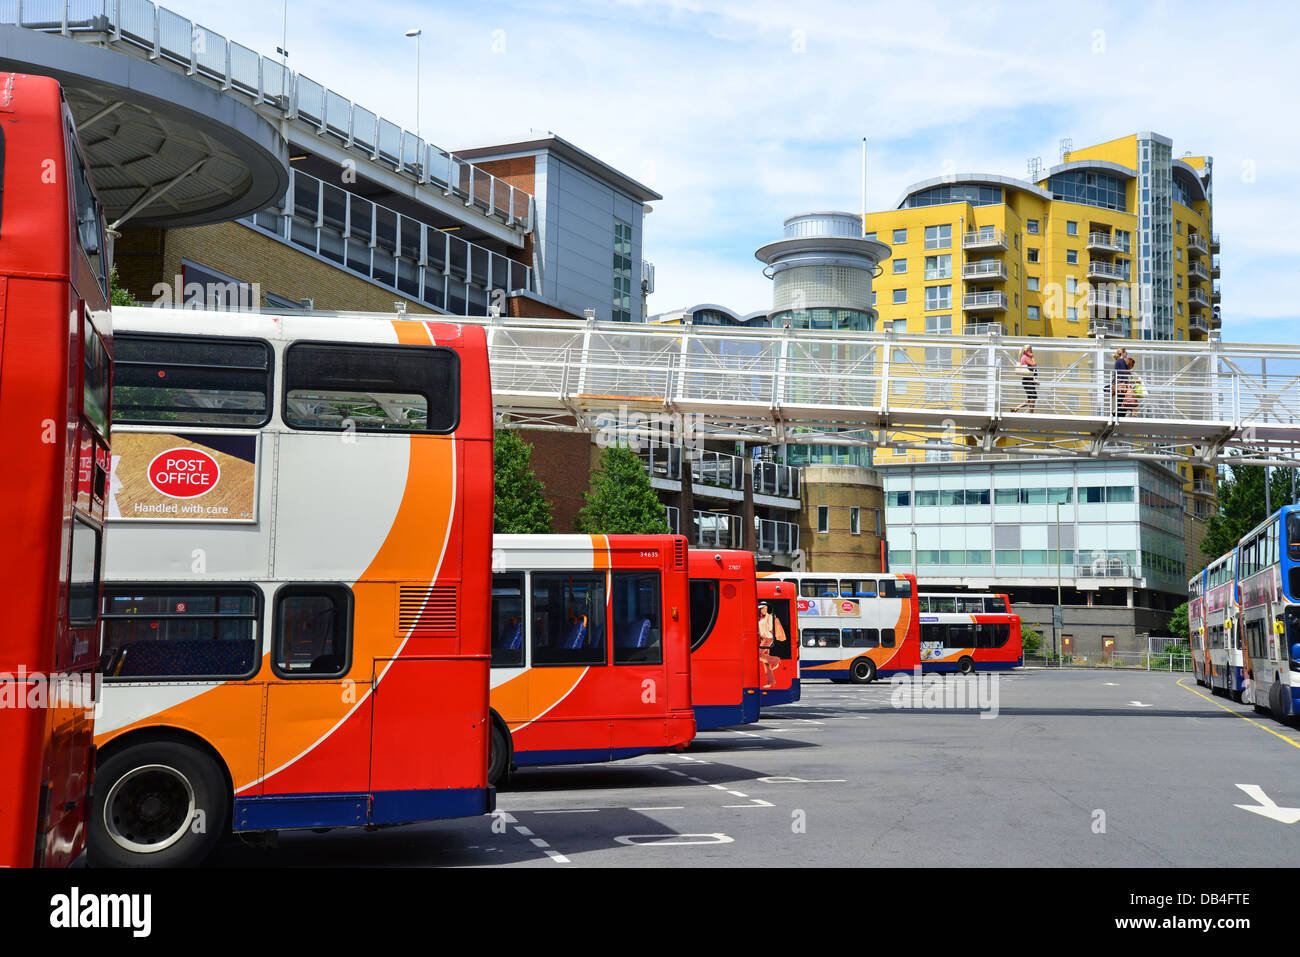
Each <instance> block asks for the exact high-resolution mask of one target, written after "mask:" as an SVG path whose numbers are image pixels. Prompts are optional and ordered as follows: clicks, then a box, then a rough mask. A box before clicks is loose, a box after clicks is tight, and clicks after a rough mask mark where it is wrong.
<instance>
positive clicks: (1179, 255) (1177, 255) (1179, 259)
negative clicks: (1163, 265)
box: [1174, 249, 1183, 262]
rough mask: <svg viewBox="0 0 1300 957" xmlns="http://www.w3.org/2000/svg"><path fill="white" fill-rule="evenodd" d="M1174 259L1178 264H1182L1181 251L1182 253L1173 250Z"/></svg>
mask: <svg viewBox="0 0 1300 957" xmlns="http://www.w3.org/2000/svg"><path fill="white" fill-rule="evenodd" d="M1174 258H1175V259H1177V260H1178V261H1179V262H1182V261H1183V251H1182V250H1181V249H1175V250H1174Z"/></svg>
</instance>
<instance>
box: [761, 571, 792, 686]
mask: <svg viewBox="0 0 1300 957" xmlns="http://www.w3.org/2000/svg"><path fill="white" fill-rule="evenodd" d="M798 591H799V586H798V585H797V584H796V583H794V582H781V581H773V580H770V579H765V580H762V581H760V582H759V583H758V599H759V601H758V663H759V669H760V671H759V684H760V687H761V689H762V691H761V703H762V704H764V705H769V706H770V705H777V704H787V703H789V702H792V701H798V700H799V642H800V638H799V611H798V608H797V603H798Z"/></svg>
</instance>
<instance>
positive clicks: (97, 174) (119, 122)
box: [0, 26, 289, 227]
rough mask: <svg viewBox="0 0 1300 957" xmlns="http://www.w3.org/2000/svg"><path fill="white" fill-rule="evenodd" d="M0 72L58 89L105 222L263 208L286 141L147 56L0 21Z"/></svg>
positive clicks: (213, 216) (280, 171) (282, 166)
mask: <svg viewBox="0 0 1300 957" xmlns="http://www.w3.org/2000/svg"><path fill="white" fill-rule="evenodd" d="M0 70H6V71H14V72H19V73H32V74H39V75H42V76H51V77H54V78H55V79H56V80H58V81H59V83H60V84H62V86H63V90H64V95H65V96H66V97H67V100H68V104H69V106H70V107H71V109H72V114H73V117H74V119H75V120H76V122H77V125H78V128H79V131H80V134H81V140H82V145H83V146H84V147H85V150H86V158H87V160H88V161H89V163H90V167H91V175H92V176H93V178H94V181H95V188H96V189H97V191H98V192H99V196H100V199H101V200H102V202H103V203H104V212H105V216H106V219H107V221H108V223H109V224H110V226H112V227H118V226H121V225H123V224H125V223H128V222H129V224H130V225H132V226H191V225H198V224H202V223H213V222H223V221H227V220H231V219H237V218H239V217H241V216H246V215H248V214H250V213H253V212H256V211H257V210H260V209H264V208H265V207H266V206H268V205H270V204H271V203H272V202H274V201H275V200H277V199H278V198H279V197H280V196H282V195H284V191H285V190H286V189H287V188H288V185H289V175H288V146H287V144H286V142H285V141H284V139H283V137H281V136H280V134H279V132H278V131H277V130H276V128H275V127H274V126H273V125H272V124H271V123H270V122H268V121H267V120H266V119H264V118H263V117H261V116H259V115H258V114H257V113H256V112H254V111H253V110H252V109H249V108H247V107H244V106H242V105H240V104H239V103H237V102H236V101H235V100H233V99H232V98H230V97H226V96H222V95H221V93H220V92H219V91H217V90H213V89H210V88H208V87H205V86H202V85H200V84H196V83H194V82H192V81H191V80H190V79H188V78H187V77H185V76H182V75H178V74H176V73H173V72H171V71H169V70H165V69H162V68H161V67H158V66H156V65H154V64H152V63H149V62H147V61H141V60H135V59H131V58H127V57H123V56H120V55H117V54H115V53H112V52H110V51H108V50H105V49H101V48H98V47H93V46H90V45H88V44H84V43H77V42H75V41H71V40H67V39H64V38H62V37H58V36H48V35H45V34H42V33H37V32H34V31H30V30H22V29H19V28H17V27H9V26H0Z"/></svg>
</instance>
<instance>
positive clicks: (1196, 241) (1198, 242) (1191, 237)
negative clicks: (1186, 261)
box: [1187, 233, 1210, 256]
mask: <svg viewBox="0 0 1300 957" xmlns="http://www.w3.org/2000/svg"><path fill="white" fill-rule="evenodd" d="M1187 252H1188V254H1195V255H1198V256H1208V255H1209V254H1210V245H1209V243H1207V242H1206V241H1205V237H1204V236H1202V235H1201V234H1200V233H1188V235H1187Z"/></svg>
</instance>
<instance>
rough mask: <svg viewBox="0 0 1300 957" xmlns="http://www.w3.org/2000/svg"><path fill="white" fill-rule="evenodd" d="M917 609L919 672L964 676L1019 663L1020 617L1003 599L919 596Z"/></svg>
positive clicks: (966, 595)
mask: <svg viewBox="0 0 1300 957" xmlns="http://www.w3.org/2000/svg"><path fill="white" fill-rule="evenodd" d="M917 606H918V609H919V612H920V619H921V649H920V658H921V671H922V672H923V673H925V674H931V673H936V674H941V673H945V672H952V673H956V674H960V675H969V674H974V673H975V672H976V671H1006V670H1008V669H1010V668H1019V667H1021V666H1022V665H1023V664H1024V663H1025V653H1024V649H1023V647H1022V646H1021V641H1020V616H1019V615H1017V614H1013V613H1012V612H1011V601H1010V599H1009V598H1008V597H1007V596H1006V595H984V594H977V593H974V592H965V593H954V594H929V595H921V596H919V597H918V598H917Z"/></svg>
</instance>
